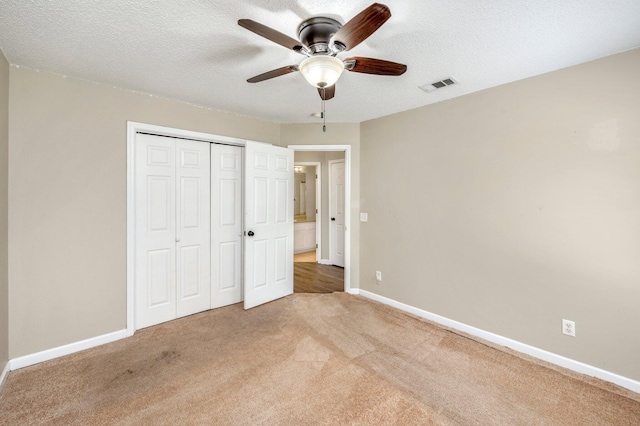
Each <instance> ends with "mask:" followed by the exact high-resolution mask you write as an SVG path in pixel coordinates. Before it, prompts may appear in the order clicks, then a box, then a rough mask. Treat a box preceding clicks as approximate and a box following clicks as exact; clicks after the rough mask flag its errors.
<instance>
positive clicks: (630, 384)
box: [352, 289, 640, 393]
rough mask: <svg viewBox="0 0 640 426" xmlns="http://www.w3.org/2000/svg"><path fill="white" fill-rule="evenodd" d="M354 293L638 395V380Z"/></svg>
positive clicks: (380, 298) (367, 294) (377, 297)
mask: <svg viewBox="0 0 640 426" xmlns="http://www.w3.org/2000/svg"><path fill="white" fill-rule="evenodd" d="M354 290H357V293H352V294H360V295H361V296H363V297H366V298H367V299H371V300H375V301H376V302H380V303H383V304H385V305H389V306H391V307H393V308H396V309H399V310H401V311H404V312H407V313H410V314H413V315H416V316H418V317H421V318H424V319H427V320H429V321H433V322H435V323H438V324H441V325H444V326H445V327H448V328H452V329H455V330H459V331H462V332H464V333H467V334H470V335H472V336H476V337H479V338H481V339H484V340H487V341H489V342H492V343H495V344H498V345H501V346H506V347H508V348H511V349H513V350H515V351H518V352H521V353H524V354H527V355H530V356H532V357H535V358H538V359H541V360H543V361H546V362H550V363H552V364H555V365H558V366H560V367H564V368H567V369H569V370H572V371H575V372H576V373H580V374H584V375H587V376H592V377H597V378H598V379H601V380H605V381H607V382H611V383H615V384H616V385H618V386H622V387H623V388H626V389H629V390H631V391H633V392H636V393H640V382H639V381H637V380H633V379H630V378H628V377H624V376H621V375H619V374H616V373H612V372H610V371H606V370H603V369H601V368H598V367H594V366H592V365H589V364H585V363H583V362H580V361H576V360H573V359H570V358H566V357H564V356H562V355H557V354H554V353H552V352H549V351H546V350H544V349H540V348H536V347H535V346H530V345H527V344H526V343H522V342H518V341H517V340H513V339H510V338H508V337H503V336H500V335H498V334H494V333H491V332H488V331H485V330H482V329H479V328H476V327H472V326H470V325H467V324H464V323H461V322H458V321H454V320H452V319H449V318H446V317H443V316H440V315H437V314H433V313H431V312H428V311H425V310H423V309H420V308H416V307H414V306H411V305H407V304H404V303H402V302H398V301H396V300H393V299H389V298H387V297H384V296H380V295H378V294H375V293H371V292H369V291H366V290H361V289H354Z"/></svg>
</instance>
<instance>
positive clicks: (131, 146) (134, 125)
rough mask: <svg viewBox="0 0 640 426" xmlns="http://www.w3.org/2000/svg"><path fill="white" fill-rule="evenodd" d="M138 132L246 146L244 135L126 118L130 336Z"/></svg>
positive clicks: (132, 327)
mask: <svg viewBox="0 0 640 426" xmlns="http://www.w3.org/2000/svg"><path fill="white" fill-rule="evenodd" d="M137 133H149V134H152V135H158V136H166V137H170V138H180V139H186V140H192V141H198V142H209V143H221V144H225V145H235V146H242V147H244V146H245V142H246V140H245V139H238V138H232V137H228V136H219V135H214V134H211V133H202V132H194V131H191V130H183V129H176V128H172V127H164V126H156V125H153V124H145V123H138V122H135V121H127V292H126V297H127V333H126V334H127V337H129V336H133V334H134V333H135V331H136V328H135V248H136V247H135V140H136V134H137Z"/></svg>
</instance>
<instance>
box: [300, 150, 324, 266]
mask: <svg viewBox="0 0 640 426" xmlns="http://www.w3.org/2000/svg"><path fill="white" fill-rule="evenodd" d="M293 165H294V166H313V167H315V168H316V262H319V261H320V259H322V163H320V162H318V161H294V162H293ZM318 217H319V218H320V220H318ZM293 226H294V227H295V223H294V225H293ZM294 238H295V236H294Z"/></svg>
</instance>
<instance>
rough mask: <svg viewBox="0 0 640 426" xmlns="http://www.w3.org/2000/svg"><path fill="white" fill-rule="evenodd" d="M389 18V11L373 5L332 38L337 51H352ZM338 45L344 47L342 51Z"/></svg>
mask: <svg viewBox="0 0 640 426" xmlns="http://www.w3.org/2000/svg"><path fill="white" fill-rule="evenodd" d="M390 17H391V11H390V10H389V8H388V7H387V6H385V5H384V4H380V3H374V4H372V5H371V6H369V7H368V8H366V9H365V10H363V11H362V12H360V13H359V14H357V15H356V16H354V17H353V18H351V20H350V21H349V22H347V23H346V24H344V25H343V26H342V28H340V29H339V30H338V32H337V33H336V34H335V35H334V36H333V42H334V45H336V47H337V48H338V50H349V49H353V48H354V47H356V46H357V45H359V44H360V43H362V42H363V41H365V40H366V39H367V37H369V36H370V35H371V34H373V33H374V32H376V30H377V29H378V28H380V27H381V26H382V24H384V23H385V22H387V19H389V18H390ZM340 45H342V46H344V49H341V47H342V46H340Z"/></svg>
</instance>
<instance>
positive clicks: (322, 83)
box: [300, 55, 344, 89]
mask: <svg viewBox="0 0 640 426" xmlns="http://www.w3.org/2000/svg"><path fill="white" fill-rule="evenodd" d="M343 71H344V64H343V63H342V61H341V60H340V59H338V58H336V57H334V56H327V55H316V56H311V57H309V58H307V59H305V60H304V61H302V63H301V64H300V72H301V73H302V75H303V76H304V78H305V80H307V82H308V83H309V84H310V85H312V86H313V87H318V88H320V89H321V88H323V87H330V86H333V85H334V84H336V81H338V79H339V78H340V75H341V74H342V72H343Z"/></svg>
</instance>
